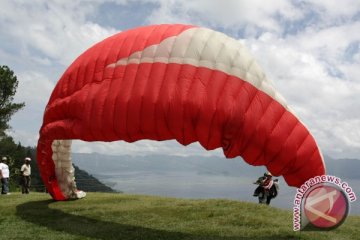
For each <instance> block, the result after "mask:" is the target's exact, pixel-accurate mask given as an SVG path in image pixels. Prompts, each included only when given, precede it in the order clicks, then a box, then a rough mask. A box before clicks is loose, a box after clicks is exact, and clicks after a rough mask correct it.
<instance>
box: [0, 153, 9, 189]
mask: <svg viewBox="0 0 360 240" xmlns="http://www.w3.org/2000/svg"><path fill="white" fill-rule="evenodd" d="M6 163H7V158H6V157H3V158H2V159H1V163H0V178H1V185H2V186H1V194H10V193H9V177H10V171H9V166H8V165H7V164H6Z"/></svg>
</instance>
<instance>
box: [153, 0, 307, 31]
mask: <svg viewBox="0 0 360 240" xmlns="http://www.w3.org/2000/svg"><path fill="white" fill-rule="evenodd" d="M151 2H156V3H157V4H158V5H159V6H160V7H159V8H158V9H156V10H155V11H153V13H152V14H151V15H150V16H149V18H148V22H149V23H164V22H171V23H190V24H199V25H201V26H209V27H213V28H221V29H226V30H227V31H230V32H236V31H240V30H243V29H245V31H246V32H248V33H249V34H255V33H256V32H257V31H258V30H259V29H265V30H271V31H281V30H282V26H281V25H280V23H279V22H278V21H277V20H276V18H275V17H277V16H281V17H282V18H284V19H287V20H296V19H299V18H300V17H301V16H302V13H301V11H299V10H298V9H297V8H296V7H294V6H293V5H292V4H291V2H289V1H286V0H275V1H261V0H253V1H238V0H226V1H218V0H193V1H174V0H158V1H151Z"/></svg>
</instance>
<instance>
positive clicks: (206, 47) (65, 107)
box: [37, 25, 325, 200]
mask: <svg viewBox="0 0 360 240" xmlns="http://www.w3.org/2000/svg"><path fill="white" fill-rule="evenodd" d="M71 139H81V140H84V141H116V140H123V141H127V142H134V141H137V140H141V139H151V140H157V141H163V140H169V139H175V140H176V141H178V142H179V143H180V144H183V145H187V144H190V143H193V142H199V143H200V144H201V145H202V146H203V148H204V149H206V150H211V149H215V148H222V149H223V151H224V155H225V156H226V157H227V158H234V157H237V156H241V157H242V158H243V159H244V160H245V161H246V162H247V163H249V164H252V165H265V166H266V167H267V169H269V171H271V172H272V173H273V174H274V175H276V176H278V175H283V176H284V178H285V180H286V181H287V183H288V184H289V185H291V186H300V185H301V184H302V183H303V182H305V181H306V180H307V179H309V178H310V177H313V176H316V175H321V174H324V172H325V167H324V163H323V158H322V156H321V153H320V150H319V148H318V146H317V144H316V142H315V140H314V138H313V137H312V135H311V134H310V133H309V131H308V130H307V128H306V127H305V126H304V124H303V123H302V122H301V121H300V120H299V119H298V118H297V117H296V116H295V114H294V112H293V111H292V110H291V109H290V107H289V106H288V105H287V104H286V101H285V100H284V98H283V97H282V96H281V94H280V93H279V92H278V91H276V90H275V88H274V87H273V85H272V83H271V81H270V80H268V79H267V77H266V76H265V74H264V73H263V71H262V70H261V68H260V67H259V65H258V64H257V63H256V61H255V59H254V58H253V57H252V56H251V54H250V53H249V52H248V51H247V50H246V48H245V47H244V46H243V45H242V44H241V43H240V42H239V41H237V40H235V39H232V38H230V37H228V36H226V35H225V34H223V33H220V32H217V31H213V30H211V29H207V28H201V27H196V26H189V25H155V26H146V27H140V28H136V29H131V30H128V31H125V32H121V33H119V34H116V35H114V36H112V37H109V38H107V39H105V40H103V41H101V42H100V43H98V44H96V45H95V46H93V47H91V48H90V49H88V50H87V51H85V52H84V53H83V54H81V55H80V56H79V57H78V58H77V59H76V60H75V61H74V62H73V63H72V64H71V65H70V66H69V68H68V69H67V70H66V71H65V73H64V74H63V75H62V77H61V78H60V80H59V81H58V83H57V85H56V87H55V89H54V91H53V93H52V95H51V97H50V100H49V102H48V105H47V106H46V109H45V113H44V122H43V125H42V127H41V129H40V138H39V142H38V148H37V153H38V165H39V168H40V171H41V176H42V178H43V181H44V183H45V185H46V186H47V188H48V191H49V193H50V194H51V195H52V197H53V198H54V199H56V200H64V199H68V198H71V197H75V198H79V197H82V196H84V194H83V193H82V192H80V193H79V191H78V190H77V187H76V184H75V180H74V169H73V167H72V163H71V154H70V153H71Z"/></svg>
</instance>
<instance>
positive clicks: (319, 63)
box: [0, 0, 360, 158]
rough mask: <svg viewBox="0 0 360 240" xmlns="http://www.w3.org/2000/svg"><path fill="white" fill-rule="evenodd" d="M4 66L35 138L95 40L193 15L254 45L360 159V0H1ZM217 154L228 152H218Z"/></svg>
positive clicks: (24, 125)
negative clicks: (59, 89)
mask: <svg viewBox="0 0 360 240" xmlns="http://www.w3.org/2000/svg"><path fill="white" fill-rule="evenodd" d="M0 6H1V8H0V65H8V66H9V67H10V68H11V69H12V70H14V72H15V74H16V75H17V77H18V80H19V87H18V92H17V94H16V101H19V102H20V101H24V102H25V103H26V107H25V109H24V110H22V111H20V112H18V113H17V114H16V115H14V117H13V118H12V121H11V126H12V130H11V132H10V134H11V135H12V136H13V137H14V139H15V140H16V141H20V142H21V143H22V144H23V145H30V146H35V145H36V143H37V139H38V131H39V128H40V126H41V124H42V115H43V112H44V108H45V105H46V103H47V101H48V99H49V96H50V94H51V92H52V89H53V88H54V86H55V84H56V82H57V80H58V79H59V78H60V76H61V75H62V73H63V72H64V71H65V69H66V68H67V67H68V66H69V65H70V64H71V62H72V61H73V60H74V59H75V58H76V57H77V56H78V55H80V54H81V53H82V52H83V51H84V50H86V49H87V48H89V47H90V46H92V45H93V44H94V43H96V42H98V41H100V40H102V39H104V38H106V37H108V36H110V35H112V34H114V33H117V32H121V31H124V30H126V29H130V28H134V27H137V26H141V25H149V24H161V23H187V24H194V25H198V26H203V27H208V28H212V29H214V30H217V31H221V32H224V33H226V34H228V35H230V36H232V37H233V38H236V39H238V40H239V41H241V42H242V43H243V44H245V45H246V46H247V47H248V48H249V49H250V51H251V52H252V53H253V55H254V56H255V58H256V59H257V60H258V62H259V64H260V65H261V66H262V68H263V69H264V71H265V72H266V74H267V75H268V77H269V78H270V79H271V80H272V81H273V82H274V85H275V86H276V88H277V89H278V90H279V91H280V92H281V93H282V94H283V95H284V97H285V98H286V99H287V101H288V103H289V105H290V106H291V107H292V108H293V109H294V110H295V112H296V113H297V115H298V116H299V117H300V119H301V120H302V121H303V122H304V123H305V124H306V125H307V126H308V128H309V129H310V131H311V132H312V133H313V135H314V137H315V138H316V140H317V142H318V144H319V146H320V148H321V149H322V151H323V153H324V154H326V155H329V156H332V157H334V158H360V49H359V46H360V1H359V0H342V1H336V0H327V1H322V0H317V1H316V0H299V1H290V0H272V1H263V0H252V1H245V0H222V1H218V0H191V1H186V0H183V1H180V0H177V1H175V0H113V1H110V0H109V1H106V0H93V1H90V0H52V1H46V0H32V1H27V0H0ZM73 151H74V152H100V153H111V154H122V153H132V154H141V155H143V154H148V153H156V152H162V153H172V154H173V153H177V154H204V150H202V149H201V147H199V145H197V144H193V145H191V146H188V147H186V148H184V147H181V146H179V144H177V143H176V142H174V141H169V142H161V143H158V142H151V141H140V142H137V143H133V144H126V143H121V142H115V143H91V144H90V143H85V142H80V141H76V142H75V144H74V147H73ZM208 154H221V151H214V152H210V153H208Z"/></svg>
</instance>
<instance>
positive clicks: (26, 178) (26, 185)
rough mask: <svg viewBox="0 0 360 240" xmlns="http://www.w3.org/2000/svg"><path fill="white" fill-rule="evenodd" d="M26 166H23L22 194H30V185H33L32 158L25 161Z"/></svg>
mask: <svg viewBox="0 0 360 240" xmlns="http://www.w3.org/2000/svg"><path fill="white" fill-rule="evenodd" d="M24 162H25V163H24V164H23V165H22V166H21V169H20V171H21V177H22V179H21V193H22V194H29V192H30V183H31V177H30V176H31V166H30V162H31V158H29V157H26V158H25V159H24Z"/></svg>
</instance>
